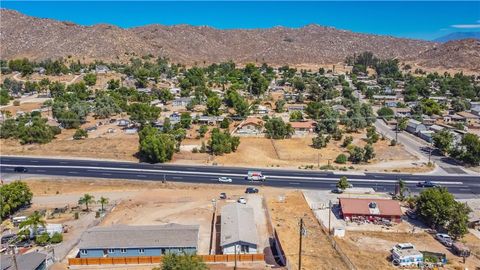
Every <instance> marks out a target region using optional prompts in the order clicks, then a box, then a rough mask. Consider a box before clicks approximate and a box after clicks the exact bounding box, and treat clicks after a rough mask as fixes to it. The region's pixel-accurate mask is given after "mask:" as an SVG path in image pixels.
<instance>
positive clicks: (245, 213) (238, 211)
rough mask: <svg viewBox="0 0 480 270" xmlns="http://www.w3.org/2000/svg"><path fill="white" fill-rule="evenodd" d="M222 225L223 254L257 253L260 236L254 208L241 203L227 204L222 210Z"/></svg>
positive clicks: (221, 243)
mask: <svg viewBox="0 0 480 270" xmlns="http://www.w3.org/2000/svg"><path fill="white" fill-rule="evenodd" d="M221 226H222V227H221V233H220V246H221V247H222V250H223V254H235V253H237V254H251V253H257V245H258V236H257V228H256V226H255V219H254V215H253V208H251V207H248V206H246V205H244V204H239V203H232V204H228V205H225V206H224V207H223V208H222V212H221Z"/></svg>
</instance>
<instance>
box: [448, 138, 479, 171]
mask: <svg viewBox="0 0 480 270" xmlns="http://www.w3.org/2000/svg"><path fill="white" fill-rule="evenodd" d="M452 156H454V157H455V158H458V159H460V160H461V161H463V162H465V163H466V164H468V165H473V166H477V165H479V164H480V138H479V137H478V135H476V134H472V133H467V134H465V135H464V136H463V138H462V141H461V143H460V148H459V149H457V151H456V152H452Z"/></svg>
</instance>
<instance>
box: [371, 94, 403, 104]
mask: <svg viewBox="0 0 480 270" xmlns="http://www.w3.org/2000/svg"><path fill="white" fill-rule="evenodd" d="M373 100H374V102H375V104H384V103H385V102H393V101H394V102H397V101H398V98H397V96H388V95H373Z"/></svg>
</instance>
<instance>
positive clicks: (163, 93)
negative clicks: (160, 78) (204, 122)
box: [155, 88, 175, 104]
mask: <svg viewBox="0 0 480 270" xmlns="http://www.w3.org/2000/svg"><path fill="white" fill-rule="evenodd" d="M155 95H156V96H157V98H158V99H159V100H160V101H162V102H163V104H166V103H167V102H168V101H170V100H173V99H174V98H175V97H174V96H173V94H172V93H171V92H170V90H168V89H166V88H162V89H160V90H157V91H155Z"/></svg>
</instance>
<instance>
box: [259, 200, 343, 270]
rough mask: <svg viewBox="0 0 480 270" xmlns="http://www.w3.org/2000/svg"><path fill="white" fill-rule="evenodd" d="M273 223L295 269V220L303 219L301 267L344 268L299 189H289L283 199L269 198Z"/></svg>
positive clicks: (296, 241)
mask: <svg viewBox="0 0 480 270" xmlns="http://www.w3.org/2000/svg"><path fill="white" fill-rule="evenodd" d="M268 208H269V210H270V215H271V218H272V223H273V226H274V227H275V229H276V230H277V233H278V235H279V238H280V242H281V245H282V247H283V249H284V252H285V254H286V256H287V260H288V261H289V264H290V267H291V268H292V269H297V268H298V244H299V237H298V230H299V227H298V226H299V225H298V222H299V220H300V218H303V221H304V223H305V228H306V229H307V237H305V238H304V239H303V253H302V254H303V256H302V269H316V270H320V269H329V270H330V269H347V267H346V266H345V265H344V263H343V261H342V260H341V259H340V257H339V255H338V254H337V252H336V251H335V250H334V249H333V247H332V246H331V245H330V243H329V242H328V240H327V238H326V237H327V236H326V235H325V233H324V232H323V231H322V229H321V227H320V225H319V224H318V222H317V220H316V218H315V217H314V216H313V213H312V212H311V210H310V208H309V207H308V205H307V203H306V202H305V200H304V198H303V196H302V194H301V193H300V192H290V193H288V194H287V195H286V200H285V202H283V203H281V202H278V201H277V199H276V198H271V199H270V200H269V201H268Z"/></svg>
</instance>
